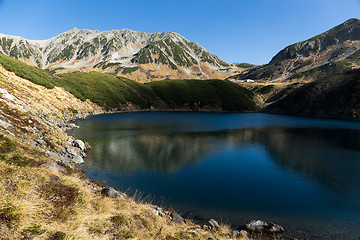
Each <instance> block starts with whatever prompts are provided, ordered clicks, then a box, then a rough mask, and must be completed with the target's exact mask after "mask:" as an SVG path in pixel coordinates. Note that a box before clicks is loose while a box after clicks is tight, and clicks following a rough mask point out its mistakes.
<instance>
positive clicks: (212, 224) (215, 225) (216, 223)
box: [209, 219, 220, 231]
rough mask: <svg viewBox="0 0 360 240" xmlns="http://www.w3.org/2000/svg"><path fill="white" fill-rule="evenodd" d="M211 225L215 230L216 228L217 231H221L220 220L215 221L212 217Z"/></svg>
mask: <svg viewBox="0 0 360 240" xmlns="http://www.w3.org/2000/svg"><path fill="white" fill-rule="evenodd" d="M209 225H210V228H211V229H213V230H215V231H219V230H220V225H219V224H218V222H217V221H215V220H214V219H210V221H209Z"/></svg>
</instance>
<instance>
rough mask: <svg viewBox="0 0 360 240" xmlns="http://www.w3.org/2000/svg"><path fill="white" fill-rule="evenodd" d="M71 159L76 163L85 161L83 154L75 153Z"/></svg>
mask: <svg viewBox="0 0 360 240" xmlns="http://www.w3.org/2000/svg"><path fill="white" fill-rule="evenodd" d="M71 161H73V162H74V163H76V164H81V163H84V159H83V158H82V157H81V156H79V155H75V156H74V157H73V158H72V159H71Z"/></svg>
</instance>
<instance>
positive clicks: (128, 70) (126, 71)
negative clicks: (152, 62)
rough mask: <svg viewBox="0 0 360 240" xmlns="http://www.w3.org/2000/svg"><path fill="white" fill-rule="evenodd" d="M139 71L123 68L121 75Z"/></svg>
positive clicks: (134, 68)
mask: <svg viewBox="0 0 360 240" xmlns="http://www.w3.org/2000/svg"><path fill="white" fill-rule="evenodd" d="M138 69H139V67H128V68H124V70H123V71H122V73H123V74H128V73H132V72H135V71H137V70H138Z"/></svg>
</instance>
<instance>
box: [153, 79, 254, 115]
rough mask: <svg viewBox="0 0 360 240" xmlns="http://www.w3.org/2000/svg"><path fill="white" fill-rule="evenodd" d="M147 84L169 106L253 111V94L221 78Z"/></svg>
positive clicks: (174, 107)
mask: <svg viewBox="0 0 360 240" xmlns="http://www.w3.org/2000/svg"><path fill="white" fill-rule="evenodd" d="M147 85H149V86H150V87H151V88H152V89H153V91H154V92H155V94H156V96H157V97H158V98H160V99H162V100H163V101H164V102H166V104H167V105H168V106H169V108H172V109H176V108H189V109H194V110H195V109H200V108H205V109H207V108H210V109H211V108H219V109H222V110H226V111H250V110H254V108H255V104H254V103H253V101H252V97H253V94H252V93H251V92H250V91H249V90H247V89H245V88H242V87H240V86H238V85H237V84H234V83H231V82H228V81H222V80H165V81H157V82H152V83H150V84H147Z"/></svg>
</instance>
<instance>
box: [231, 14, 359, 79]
mask: <svg viewBox="0 0 360 240" xmlns="http://www.w3.org/2000/svg"><path fill="white" fill-rule="evenodd" d="M359 50H360V20H359V19H349V20H348V21H346V22H344V23H342V24H340V25H338V26H336V27H334V28H332V29H330V30H329V31H327V32H324V33H322V34H320V35H318V36H315V37H313V38H311V39H308V40H306V41H303V42H299V43H295V44H293V45H290V46H288V47H286V48H284V49H283V50H281V51H280V52H279V53H278V54H276V55H275V56H274V57H273V58H272V60H271V61H270V62H269V63H268V64H266V65H263V66H258V67H255V68H252V69H250V70H248V71H245V72H243V73H241V74H238V75H235V76H232V77H231V78H232V79H253V80H258V81H270V80H271V81H283V80H286V79H288V78H291V77H292V76H293V75H294V74H299V73H302V72H304V71H308V70H311V69H313V68H318V67H321V66H323V65H327V64H330V63H336V62H338V61H345V62H344V64H346V65H351V67H352V68H359V67H360V61H359ZM340 70H343V69H339V70H338V72H340Z"/></svg>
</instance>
